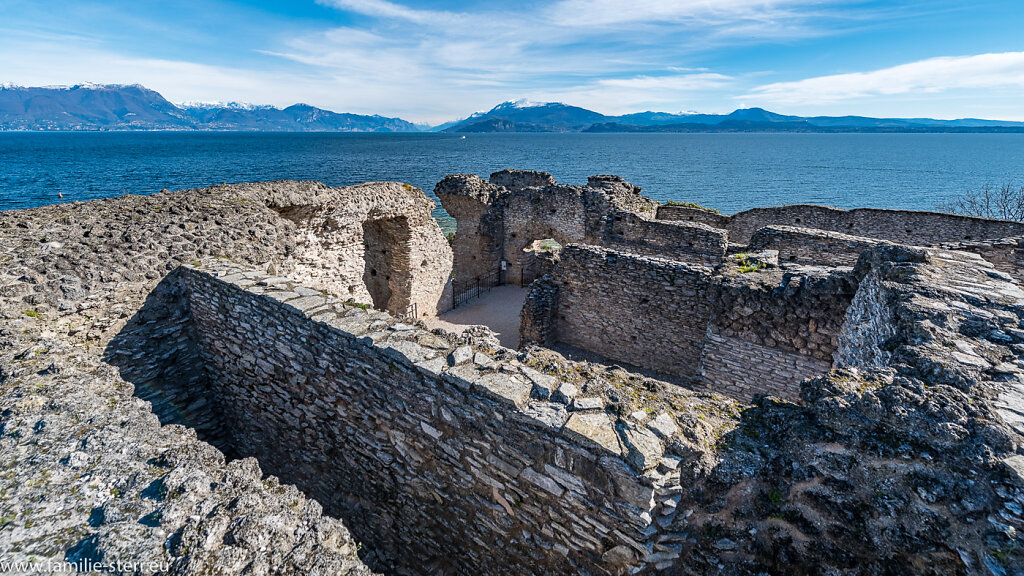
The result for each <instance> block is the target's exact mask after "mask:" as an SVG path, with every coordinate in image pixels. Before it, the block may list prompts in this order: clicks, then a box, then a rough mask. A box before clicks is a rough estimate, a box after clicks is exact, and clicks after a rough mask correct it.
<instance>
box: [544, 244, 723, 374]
mask: <svg viewBox="0 0 1024 576" xmlns="http://www.w3.org/2000/svg"><path fill="white" fill-rule="evenodd" d="M710 276H711V270H710V269H709V268H705V267H701V266H695V265H691V264H684V263H681V262H674V261H671V260H665V259H660V258H652V257H638V256H635V255H631V254H626V253H622V252H616V251H613V250H609V249H605V248H600V247H596V246H587V245H570V246H567V247H566V248H564V249H563V250H562V254H561V259H560V261H559V263H558V266H557V267H556V268H555V274H554V278H555V280H554V281H555V283H556V285H557V313H555V314H554V315H553V320H554V323H555V325H554V327H553V329H551V331H552V333H553V334H554V336H553V339H554V340H555V341H558V342H563V343H566V344H569V345H572V346H577V347H579V348H582V349H584V350H588V351H591V352H595V353H597V354H600V355H601V356H604V357H605V358H608V359H611V360H614V361H617V362H625V363H628V364H632V365H635V366H641V367H643V368H648V369H651V370H657V371H659V372H663V373H666V374H672V375H676V376H694V375H696V374H697V366H698V364H699V362H700V349H701V343H702V341H703V339H704V332H705V329H706V328H707V323H708V319H709V314H710V310H709V308H708V292H707V291H708V288H709V280H710ZM534 294H535V293H534V291H533V290H531V297H534ZM536 297H537V298H538V301H540V302H543V301H544V298H543V297H542V296H540V295H537V296H536ZM526 305H527V306H530V305H532V304H531V300H528V301H527V304H526ZM524 326H530V324H529V323H527V324H524ZM532 329H534V328H532V327H531V328H526V330H532ZM540 330H543V329H540Z"/></svg>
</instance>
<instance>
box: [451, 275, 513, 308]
mask: <svg viewBox="0 0 1024 576" xmlns="http://www.w3.org/2000/svg"><path fill="white" fill-rule="evenodd" d="M499 284H501V271H500V270H499V271H496V272H492V273H490V274H487V275H486V276H481V277H479V278H473V279H472V280H464V281H462V282H460V281H458V280H455V281H453V282H452V308H458V307H459V306H461V305H463V304H465V303H466V302H469V301H470V300H472V299H473V298H478V297H479V296H480V295H481V294H484V293H485V292H487V291H488V290H490V289H491V288H494V287H495V286H497V285H499Z"/></svg>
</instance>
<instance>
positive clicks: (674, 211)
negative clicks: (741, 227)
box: [655, 205, 730, 229]
mask: <svg viewBox="0 0 1024 576" xmlns="http://www.w3.org/2000/svg"><path fill="white" fill-rule="evenodd" d="M655 218H657V219H658V220H671V221H681V222H695V223H698V224H707V225H708V226H711V227H712V228H723V229H724V228H727V227H728V226H729V219H730V217H729V216H727V215H725V214H719V213H718V212H715V211H712V210H705V209H703V208H694V207H691V206H672V205H662V206H658V211H657V213H656V215H655Z"/></svg>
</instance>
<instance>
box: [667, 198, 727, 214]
mask: <svg viewBox="0 0 1024 576" xmlns="http://www.w3.org/2000/svg"><path fill="white" fill-rule="evenodd" d="M665 206H678V207H680V208H694V209H697V210H704V211H705V212H712V213H714V214H721V212H719V211H718V210H717V209H715V208H708V207H707V206H701V205H700V204H698V203H696V202H679V201H677V200H669V201H668V202H665Z"/></svg>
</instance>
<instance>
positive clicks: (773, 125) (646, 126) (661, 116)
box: [441, 100, 1024, 133]
mask: <svg viewBox="0 0 1024 576" xmlns="http://www.w3.org/2000/svg"><path fill="white" fill-rule="evenodd" d="M441 128H442V129H443V131H445V132H463V133H464V132H1024V122H1006V121H1001V120H979V119H976V118H964V119H961V120H933V119H931V118H868V117H864V116H838V117H837V116H814V117H804V116H785V115H782V114H776V113H774V112H769V111H768V110H764V109H763V108H745V109H741V110H736V111H734V112H732V113H730V114H669V113H666V112H640V113H637V114H626V115H624V116H605V115H603V114H599V113H597V112H594V111H592V110H587V109H586V108H579V107H577V106H569V105H566V104H562V103H560V102H546V103H536V102H529V101H524V100H519V101H509V102H503V103H502V104H499V105H497V106H495V107H494V108H492V109H491V110H489V111H487V112H478V113H476V114H473V115H472V116H470V117H469V118H466V119H465V120H462V121H460V122H457V123H449V124H446V125H442V127H441Z"/></svg>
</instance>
